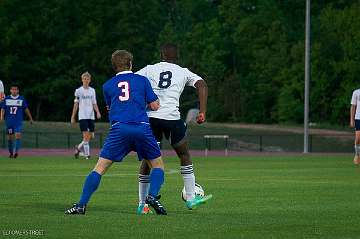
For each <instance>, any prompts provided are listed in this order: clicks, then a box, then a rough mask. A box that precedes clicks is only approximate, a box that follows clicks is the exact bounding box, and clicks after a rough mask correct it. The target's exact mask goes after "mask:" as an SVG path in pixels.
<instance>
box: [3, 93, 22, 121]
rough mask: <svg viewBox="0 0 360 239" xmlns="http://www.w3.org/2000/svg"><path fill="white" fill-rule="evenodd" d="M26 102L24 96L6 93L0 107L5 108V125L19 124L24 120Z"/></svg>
mask: <svg viewBox="0 0 360 239" xmlns="http://www.w3.org/2000/svg"><path fill="white" fill-rule="evenodd" d="M27 107H28V104H27V102H26V100H25V99H24V97H22V96H20V95H18V96H17V97H13V96H11V95H8V96H6V97H5V100H4V101H3V103H2V108H3V109H4V110H5V121H6V124H7V125H13V126H15V125H21V124H22V121H23V120H24V111H25V109H27Z"/></svg>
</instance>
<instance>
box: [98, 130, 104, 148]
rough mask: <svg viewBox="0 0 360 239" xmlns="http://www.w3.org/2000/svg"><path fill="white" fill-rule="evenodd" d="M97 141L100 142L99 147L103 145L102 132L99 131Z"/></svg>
mask: <svg viewBox="0 0 360 239" xmlns="http://www.w3.org/2000/svg"><path fill="white" fill-rule="evenodd" d="M99 143H100V145H99V148H101V147H102V145H103V133H99Z"/></svg>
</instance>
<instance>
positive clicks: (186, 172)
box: [180, 164, 195, 200]
mask: <svg viewBox="0 0 360 239" xmlns="http://www.w3.org/2000/svg"><path fill="white" fill-rule="evenodd" d="M180 173H181V175H182V177H183V179H184V186H185V192H186V200H192V199H194V198H195V174H194V169H193V165H192V164H191V165H187V166H180Z"/></svg>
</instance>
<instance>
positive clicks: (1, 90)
mask: <svg viewBox="0 0 360 239" xmlns="http://www.w3.org/2000/svg"><path fill="white" fill-rule="evenodd" d="M4 99H5V93H4V84H3V83H2V81H1V80H0V102H1V101H3V100H4Z"/></svg>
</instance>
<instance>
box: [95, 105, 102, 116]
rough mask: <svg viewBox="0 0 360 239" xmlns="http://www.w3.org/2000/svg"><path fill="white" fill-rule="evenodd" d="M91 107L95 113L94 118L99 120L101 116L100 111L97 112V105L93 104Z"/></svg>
mask: <svg viewBox="0 0 360 239" xmlns="http://www.w3.org/2000/svg"><path fill="white" fill-rule="evenodd" d="M93 106H94V110H95V112H96V118H97V119H100V118H101V114H100V110H99V107H98V105H97V104H94V105H93Z"/></svg>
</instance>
